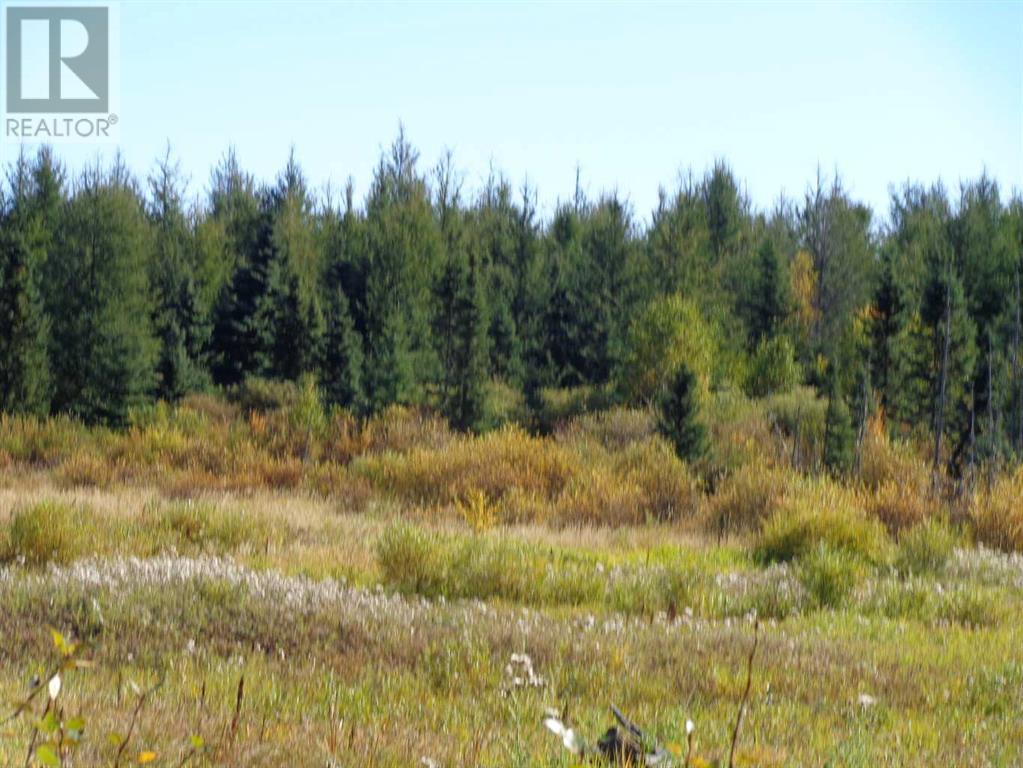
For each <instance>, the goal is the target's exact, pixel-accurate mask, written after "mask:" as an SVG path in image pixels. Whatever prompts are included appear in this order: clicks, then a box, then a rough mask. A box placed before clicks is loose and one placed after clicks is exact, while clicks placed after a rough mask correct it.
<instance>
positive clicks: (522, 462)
mask: <svg viewBox="0 0 1023 768" xmlns="http://www.w3.org/2000/svg"><path fill="white" fill-rule="evenodd" d="M352 469H353V471H354V472H355V473H356V474H359V475H362V476H364V477H366V478H368V479H369V480H370V481H371V482H372V483H373V484H374V485H375V486H376V487H377V488H379V489H381V490H385V491H387V492H389V493H391V494H393V495H394V496H396V497H397V498H399V499H401V500H403V501H407V502H409V503H412V504H424V503H425V504H428V505H429V504H433V505H441V506H444V505H449V504H454V503H455V502H456V501H458V500H460V499H464V498H465V497H466V495H467V494H468V493H469V492H470V491H480V492H482V493H484V494H486V496H487V498H489V499H491V500H493V501H495V502H496V501H499V500H500V499H501V498H503V497H504V496H505V495H506V494H508V493H509V492H510V491H511V490H512V489H514V488H519V489H521V490H525V491H528V492H535V493H539V494H541V495H543V496H545V497H548V498H549V497H551V496H554V495H556V494H557V493H558V492H559V491H560V490H561V489H562V488H563V487H564V486H565V484H566V483H567V481H568V479H569V478H570V476H571V475H572V474H573V473H574V472H575V471H577V467H576V466H575V464H574V462H573V460H572V458H571V457H570V456H569V455H568V453H567V452H566V451H565V450H564V449H562V448H561V447H560V446H558V445H557V444H556V443H554V442H553V441H551V440H547V439H544V438H537V437H532V436H530V435H527V434H526V433H525V432H523V431H522V430H520V429H518V428H515V427H507V428H505V429H501V430H498V431H496V432H489V433H487V434H485V435H480V436H472V435H467V436H461V437H458V438H457V439H454V440H453V441H452V442H451V444H450V445H448V446H447V447H446V448H443V449H440V450H434V449H428V448H414V449H411V450H409V451H408V452H407V453H404V454H398V453H394V452H388V453H384V454H381V455H378V456H373V455H371V456H364V457H360V458H359V459H358V460H356V461H355V462H353V464H352Z"/></svg>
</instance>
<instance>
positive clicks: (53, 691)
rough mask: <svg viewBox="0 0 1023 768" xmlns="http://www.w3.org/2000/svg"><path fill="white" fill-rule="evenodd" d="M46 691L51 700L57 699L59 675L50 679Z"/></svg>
mask: <svg viewBox="0 0 1023 768" xmlns="http://www.w3.org/2000/svg"><path fill="white" fill-rule="evenodd" d="M47 689H48V690H49V692H50V698H51V699H55V698H57V695H58V694H59V693H60V673H57V674H56V675H54V676H53V677H51V678H50V683H49V685H48V686H47Z"/></svg>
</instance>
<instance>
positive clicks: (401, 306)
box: [353, 131, 442, 410]
mask: <svg viewBox="0 0 1023 768" xmlns="http://www.w3.org/2000/svg"><path fill="white" fill-rule="evenodd" d="M417 162H418V154H417V153H416V151H415V150H414V149H413V148H412V146H411V145H410V144H409V142H408V140H407V139H406V138H405V134H404V131H400V132H399V135H398V138H397V139H396V140H395V142H394V143H393V144H392V146H391V151H390V153H389V154H388V155H387V156H386V157H384V158H382V159H381V161H380V163H379V165H378V167H377V171H376V174H375V176H374V180H373V186H372V187H371V190H370V194H369V197H368V199H367V202H366V209H367V210H366V221H365V240H364V249H365V250H364V253H363V254H362V255H361V258H362V265H361V267H360V269H361V271H362V274H363V275H365V295H364V302H363V304H362V306H360V307H358V308H355V307H353V310H356V309H358V311H359V312H360V313H362V321H363V327H362V328H361V329H360V330H362V332H363V333H364V335H365V349H366V354H367V359H366V365H365V368H364V370H365V372H366V376H365V382H366V391H367V394H368V395H369V404H370V407H371V408H372V409H373V410H378V409H380V408H384V407H386V406H387V405H390V404H391V403H406V404H409V403H420V402H422V400H423V397H424V393H425V392H426V390H427V384H428V383H429V382H430V381H431V380H434V379H435V378H436V370H437V363H436V357H435V354H434V344H433V340H432V339H431V333H430V287H431V286H432V285H433V282H434V279H435V275H436V272H437V265H438V260H439V257H440V253H441V250H442V248H441V240H440V232H439V227H438V222H437V220H436V218H435V216H434V212H433V210H432V209H431V206H430V199H429V193H428V192H429V190H428V187H427V184H426V180H425V179H424V177H423V176H421V175H420V174H419V172H418V170H417Z"/></svg>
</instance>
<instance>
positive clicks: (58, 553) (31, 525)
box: [3, 501, 89, 565]
mask: <svg viewBox="0 0 1023 768" xmlns="http://www.w3.org/2000/svg"><path fill="white" fill-rule="evenodd" d="M85 516H86V511H85V510H83V509H81V508H73V507H71V506H68V505H67V504H63V503H61V502H56V501H44V502H41V503H39V504H35V505H33V506H31V507H27V508H25V509H20V510H18V511H16V512H15V513H14V516H13V517H12V518H11V522H10V527H9V529H8V532H7V542H6V546H5V547H4V551H3V559H4V560H7V561H11V560H21V561H24V562H25V563H26V564H28V565H45V564H47V563H61V564H64V563H69V562H71V561H73V560H75V559H76V558H77V557H79V556H81V555H82V554H83V553H84V552H85V551H86V549H87V548H88V547H89V535H88V530H87V529H88V525H87V523H86V521H85Z"/></svg>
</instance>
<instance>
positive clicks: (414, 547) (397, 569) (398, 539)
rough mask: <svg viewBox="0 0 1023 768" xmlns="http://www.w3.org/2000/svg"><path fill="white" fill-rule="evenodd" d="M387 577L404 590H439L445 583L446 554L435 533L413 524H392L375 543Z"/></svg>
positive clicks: (378, 560)
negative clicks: (444, 555)
mask: <svg viewBox="0 0 1023 768" xmlns="http://www.w3.org/2000/svg"><path fill="white" fill-rule="evenodd" d="M376 554H377V562H378V563H379V564H380V569H381V571H382V572H383V575H384V579H385V580H386V581H387V582H388V583H390V584H393V585H394V586H395V587H396V588H397V589H399V590H401V591H402V592H408V593H412V594H421V595H427V596H432V595H437V594H440V593H441V591H442V588H443V584H444V558H443V553H442V550H441V547H440V546H438V540H437V537H436V536H435V535H431V534H430V533H428V532H426V531H424V530H422V529H420V528H416V527H415V526H411V525H404V524H399V525H392V526H390V527H389V528H387V529H386V530H385V531H384V532H383V534H381V536H380V538H379V539H378V540H377V545H376Z"/></svg>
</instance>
